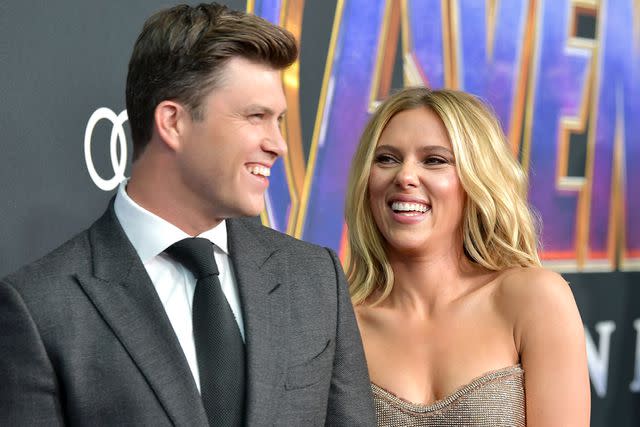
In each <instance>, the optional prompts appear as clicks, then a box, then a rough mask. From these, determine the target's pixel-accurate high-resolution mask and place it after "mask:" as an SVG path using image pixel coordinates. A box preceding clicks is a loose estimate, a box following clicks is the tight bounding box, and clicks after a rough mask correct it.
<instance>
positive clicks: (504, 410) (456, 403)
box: [371, 365, 526, 427]
mask: <svg viewBox="0 0 640 427" xmlns="http://www.w3.org/2000/svg"><path fill="white" fill-rule="evenodd" d="M371 390H372V391H373V399H374V402H375V407H376V417H377V419H378V426H379V427H398V426H407V427H430V426H439V427H459V426H472V427H485V426H486V427H490V426H491V427H501V426H505V427H506V426H509V427H525V426H526V419H525V396H524V371H523V370H522V368H521V367H520V365H516V366H511V367H508V368H504V369H500V370H497V371H493V372H489V373H487V374H485V375H483V376H481V377H479V378H476V379H475V380H473V381H472V382H470V383H469V384H467V385H465V386H464V387H461V388H460V389H458V390H457V391H456V392H455V393H453V394H451V395H450V396H448V397H446V398H444V399H442V400H438V401H436V402H434V403H433V404H430V405H419V404H415V403H411V402H407V401H406V400H403V399H400V398H399V397H397V396H396V395H394V394H393V393H390V392H389V391H387V390H385V389H383V388H382V387H379V386H377V385H376V384H371Z"/></svg>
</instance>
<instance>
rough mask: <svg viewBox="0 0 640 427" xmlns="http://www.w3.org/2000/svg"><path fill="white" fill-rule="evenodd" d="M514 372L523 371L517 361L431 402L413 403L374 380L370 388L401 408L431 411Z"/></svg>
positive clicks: (489, 372) (485, 374)
mask: <svg viewBox="0 0 640 427" xmlns="http://www.w3.org/2000/svg"><path fill="white" fill-rule="evenodd" d="M514 373H524V369H522V366H521V365H520V364H519V363H518V364H516V365H512V366H507V367H504V368H500V369H496V370H492V371H488V372H485V373H484V374H482V375H480V376H478V377H475V378H474V379H472V380H471V381H469V382H468V383H466V384H464V385H461V386H460V387H458V388H456V389H455V390H454V391H453V393H451V394H449V395H448V396H445V397H443V398H442V399H437V400H434V401H433V402H431V403H427V404H423V403H415V402H411V401H409V400H406V399H403V398H402V397H399V396H398V395H396V394H395V393H393V392H391V391H389V390H387V389H386V388H384V387H381V386H379V385H377V384H376V383H374V382H371V389H372V390H373V391H374V392H375V391H377V392H378V393H379V394H381V395H382V396H383V397H386V398H387V399H388V400H391V401H392V402H394V403H396V404H398V405H400V406H402V407H403V408H408V409H409V410H411V411H414V412H433V411H437V410H440V409H442V408H444V407H446V406H448V405H450V404H451V403H453V402H454V401H456V400H457V399H459V398H460V397H462V396H463V395H465V394H466V393H468V392H470V391H471V390H473V389H475V388H477V387H479V386H481V385H483V384H486V383H488V382H490V381H493V380H495V379H498V378H502V377H506V376H509V375H511V374H514Z"/></svg>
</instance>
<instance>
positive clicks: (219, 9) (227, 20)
mask: <svg viewBox="0 0 640 427" xmlns="http://www.w3.org/2000/svg"><path fill="white" fill-rule="evenodd" d="M297 56H298V48H297V45H296V41H295V39H294V37H293V35H292V34H291V33H290V32H289V31H287V30H285V29H284V28H281V27H278V26H276V25H273V24H271V23H270V22H268V21H266V20H264V19H262V18H260V17H258V16H255V15H251V14H247V13H244V12H239V11H234V10H231V9H229V8H228V7H226V6H223V5H220V4H217V3H211V4H200V5H198V6H188V5H179V6H175V7H172V8H170V9H166V10H162V11H160V12H157V13H156V14H154V15H153V16H151V17H150V18H149V19H148V20H147V21H146V22H145V24H144V27H143V29H142V32H141V33H140V36H138V40H137V41H136V44H135V46H134V48H133V53H132V54H131V59H130V61H129V72H128V75H127V89H126V94H127V112H128V116H129V123H130V126H131V134H132V137H133V158H134V160H135V159H136V158H137V157H138V156H139V155H140V153H142V151H143V149H144V147H145V146H146V144H147V143H148V142H149V140H150V139H151V134H152V131H153V123H154V118H153V116H154V111H155V108H156V106H157V105H158V104H159V103H160V102H162V101H164V100H168V99H171V100H175V101H178V102H180V103H182V104H184V105H185V106H186V107H187V108H189V110H190V113H191V116H192V117H193V118H194V119H195V120H198V119H201V118H202V108H201V104H202V100H203V98H204V97H205V96H206V95H207V94H208V93H209V92H210V90H211V89H213V88H215V87H216V85H217V84H219V82H220V76H221V73H222V69H223V67H224V65H225V64H226V63H227V62H228V61H229V60H230V59H231V58H234V57H242V58H245V59H248V60H250V61H253V62H257V63H262V64H266V65H269V66H271V67H273V68H274V69H284V68H286V67H288V66H289V65H291V64H292V63H293V62H294V61H295V60H296V58H297Z"/></svg>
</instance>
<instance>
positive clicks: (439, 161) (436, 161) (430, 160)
mask: <svg viewBox="0 0 640 427" xmlns="http://www.w3.org/2000/svg"><path fill="white" fill-rule="evenodd" d="M424 163H425V164H426V165H443V164H445V163H449V162H448V161H447V160H446V159H444V158H442V157H438V156H430V157H427V158H426V159H424Z"/></svg>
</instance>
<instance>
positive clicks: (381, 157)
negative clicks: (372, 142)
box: [375, 154, 396, 164]
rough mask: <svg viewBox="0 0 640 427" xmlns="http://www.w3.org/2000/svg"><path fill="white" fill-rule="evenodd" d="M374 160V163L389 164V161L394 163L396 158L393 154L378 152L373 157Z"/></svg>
mask: <svg viewBox="0 0 640 427" xmlns="http://www.w3.org/2000/svg"><path fill="white" fill-rule="evenodd" d="M375 161H376V163H381V164H390V163H394V162H395V161H396V159H395V158H394V157H393V156H390V155H389V154H378V155H377V156H376V158H375Z"/></svg>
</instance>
